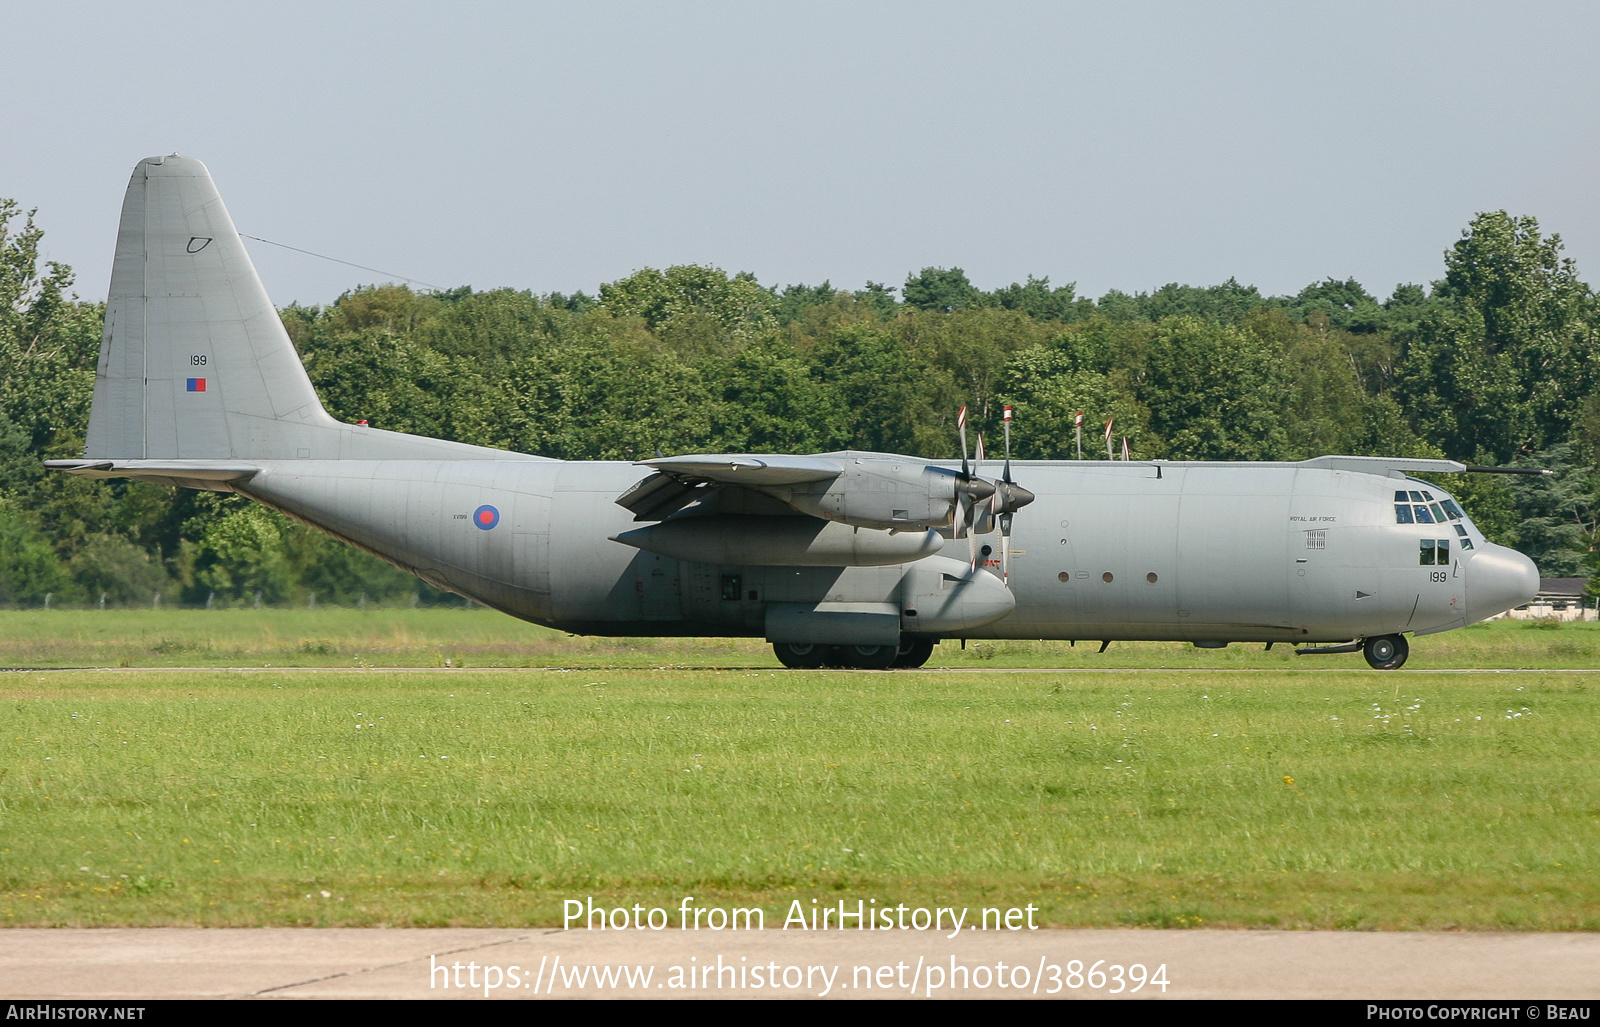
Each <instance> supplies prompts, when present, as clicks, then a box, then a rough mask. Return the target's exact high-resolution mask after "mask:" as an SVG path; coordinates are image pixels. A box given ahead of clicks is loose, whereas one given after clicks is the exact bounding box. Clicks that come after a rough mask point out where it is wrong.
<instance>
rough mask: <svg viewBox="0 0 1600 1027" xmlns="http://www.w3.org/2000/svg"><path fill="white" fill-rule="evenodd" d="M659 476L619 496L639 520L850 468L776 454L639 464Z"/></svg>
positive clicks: (825, 478)
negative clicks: (731, 492)
mask: <svg viewBox="0 0 1600 1027" xmlns="http://www.w3.org/2000/svg"><path fill="white" fill-rule="evenodd" d="M639 463H640V464H642V465H643V466H645V467H652V468H654V469H655V473H654V474H652V475H650V476H649V477H648V478H645V479H644V480H643V481H641V482H639V483H638V484H637V485H635V486H634V487H633V488H631V489H629V490H628V491H626V492H624V493H623V494H622V495H620V496H618V497H617V505H618V506H620V507H623V508H624V509H626V510H631V511H633V514H634V520H638V521H658V520H661V519H662V518H664V517H667V516H670V515H671V514H673V513H675V512H677V511H678V510H681V509H683V508H684V507H685V506H688V505H689V504H690V503H693V502H695V501H696V500H698V499H702V498H704V497H706V496H707V495H709V494H710V493H711V492H713V491H715V490H716V489H718V488H721V487H724V486H730V485H731V486H736V487H741V488H749V489H754V490H757V491H759V490H761V489H762V488H764V487H768V486H782V485H800V484H804V483H805V482H811V481H829V480H832V479H834V478H837V477H838V476H839V475H841V474H843V473H844V465H842V464H840V463H838V462H837V461H834V460H829V459H827V458H826V457H817V456H786V455H783V454H776V453H762V454H754V455H752V454H744V453H714V454H696V455H690V456H665V457H657V458H656V459H654V460H641V461H639Z"/></svg>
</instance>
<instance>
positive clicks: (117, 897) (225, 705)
mask: <svg viewBox="0 0 1600 1027" xmlns="http://www.w3.org/2000/svg"><path fill="white" fill-rule="evenodd" d="M141 617H144V618H148V620H144V621H141V620H140V618H141ZM52 618H53V619H52ZM0 625H5V626H6V628H7V631H6V634H7V636H8V637H9V638H10V640H11V645H12V649H11V651H10V655H8V657H7V660H8V661H9V662H10V663H11V664H12V665H13V666H38V667H42V666H47V665H57V666H60V665H74V664H77V665H83V664H86V663H88V662H91V661H94V660H97V661H99V662H103V663H109V664H111V665H113V666H115V665H116V664H118V663H122V662H126V663H127V664H129V665H133V666H148V665H151V664H157V663H161V662H168V661H170V662H176V663H189V664H200V663H213V664H238V665H254V666H255V667H257V668H259V667H260V666H261V664H263V663H272V664H274V665H275V666H274V670H273V671H267V672H263V671H260V670H257V671H256V672H252V673H248V674H240V673H228V672H223V671H214V670H211V671H172V672H167V671H159V670H158V671H149V672H141V673H132V674H130V673H118V672H115V671H108V672H91V671H83V672H79V671H67V672H56V673H27V672H20V671H19V672H13V673H10V674H5V675H0V709H4V711H5V722H4V726H3V728H0V742H3V743H4V744H3V746H0V923H3V924H6V925H57V924H59V925H66V924H80V925H95V924H135V925H145V924H204V925H267V924H271V925H294V924H305V925H331V924H348V925H371V924H395V925H443V924H455V925H498V926H511V925H537V924H559V922H560V903H561V900H563V899H566V898H574V897H576V898H583V897H585V896H594V897H595V899H596V901H597V902H604V903H606V904H608V905H617V904H627V905H629V906H631V905H633V904H634V903H636V902H642V903H644V904H646V905H662V906H669V907H672V908H676V906H677V904H678V902H679V901H680V900H681V899H682V897H683V896H685V895H693V896H695V897H696V901H697V902H698V903H699V904H701V905H712V904H729V903H732V902H738V903H740V904H748V903H760V904H762V905H764V906H765V907H766V908H767V910H768V914H769V916H772V915H774V914H776V915H778V916H779V917H780V919H781V914H782V911H783V910H784V909H786V908H787V907H788V905H789V903H790V902H791V901H792V900H793V899H795V898H799V899H801V900H802V901H803V902H806V903H809V900H810V899H811V898H813V897H815V898H820V899H822V900H824V901H833V900H835V899H837V898H844V899H847V900H849V901H851V902H853V901H854V900H855V899H858V898H859V899H866V900H868V901H870V900H873V899H876V900H877V901H878V902H879V903H880V904H882V903H884V902H892V903H901V902H904V903H906V904H909V905H918V904H927V903H932V902H935V901H937V902H938V904H940V905H952V904H953V905H966V906H969V907H972V908H974V909H976V908H977V907H980V906H994V905H998V904H1004V905H1006V906H1021V905H1022V904H1024V903H1026V902H1032V903H1034V904H1035V905H1037V906H1040V907H1041V908H1042V910H1043V912H1042V914H1041V918H1042V922H1045V923H1049V924H1055V925H1137V926H1160V927H1190V926H1240V927H1264V926H1276V927H1325V928H1345V929H1377V928H1402V929H1449V928H1457V929H1518V930H1534V929H1553V930H1595V929H1600V878H1597V875H1596V870H1597V869H1600V844H1597V843H1600V781H1597V775H1596V773H1595V768H1596V760H1595V756H1594V753H1595V751H1596V742H1597V738H1600V671H1597V672H1596V673H1593V674H1589V673H1574V672H1571V671H1567V672H1553V673H1549V674H1542V673H1534V674H1494V673H1482V674H1448V675H1434V674H1413V673H1409V672H1406V671H1401V672H1391V673H1379V672H1374V671H1369V670H1367V669H1365V666H1364V665H1363V664H1361V663H1360V662H1359V659H1360V658H1359V657H1355V658H1354V659H1353V660H1352V659H1351V658H1350V657H1329V658H1300V659H1299V660H1298V661H1296V660H1295V659H1294V658H1293V657H1292V656H1286V655H1285V654H1284V653H1283V652H1282V651H1281V649H1280V650H1275V651H1274V652H1272V653H1263V652H1261V650H1260V647H1251V648H1250V649H1248V650H1246V649H1244V648H1242V647H1235V648H1233V649H1230V650H1227V651H1224V652H1221V653H1217V652H1204V651H1195V650H1192V649H1186V648H1184V647H1180V646H1118V647H1113V649H1112V651H1111V652H1109V653H1107V654H1105V656H1104V657H1100V658H1098V660H1096V659H1095V658H1094V653H1093V648H1092V647H1091V648H1090V649H1089V650H1088V651H1087V652H1085V650H1084V647H1081V646H1080V647H1079V648H1078V649H1077V650H1070V649H1066V648H1064V647H1054V646H1052V647H1041V646H1035V645H1028V644H1001V645H996V646H995V647H994V650H993V651H992V652H989V653H984V652H983V651H982V650H977V649H975V648H969V649H968V650H967V652H966V653H965V654H962V653H961V652H960V650H959V649H957V648H956V647H954V646H949V645H947V646H944V647H941V649H940V650H939V655H938V656H936V662H943V663H945V664H946V665H951V664H954V665H956V666H957V667H958V668H959V667H960V666H961V665H962V664H963V663H965V664H967V665H971V666H1007V665H1016V664H1024V663H1027V662H1030V661H1034V662H1042V663H1044V664H1046V665H1053V664H1059V665H1065V666H1069V667H1075V668H1081V667H1091V666H1113V667H1129V666H1135V665H1137V664H1138V663H1139V662H1140V661H1141V660H1142V661H1143V664H1144V666H1145V667H1147V668H1154V667H1157V666H1159V665H1161V664H1163V663H1164V664H1166V665H1168V666H1169V667H1172V668H1195V667H1215V668H1218V669H1219V670H1221V671H1222V672H1220V673H1215V674H1210V673H1207V674H1195V673H1170V672H1163V671H1162V670H1158V669H1147V670H1143V671H1136V672H1130V673H1121V674H1112V675H1106V674H1091V673H1077V672H1074V671H1070V670H1069V671H1067V672H1064V673H1063V672H1054V673H1047V672H1023V673H1014V674H999V675H990V674H972V673H962V672H961V671H960V670H959V669H956V670H952V671H950V672H948V673H938V674H926V673H923V674H908V673H894V672H890V673H859V672H858V673H841V672H816V673H796V672H784V671H780V670H777V669H776V665H775V663H774V661H773V660H772V658H771V655H770V650H768V649H766V648H765V647H764V646H760V645H759V644H757V643H753V642H737V643H716V642H713V643H709V644H706V643H695V642H689V641H683V642H678V641H671V642H666V643H662V644H653V643H648V642H634V643H628V644H619V643H617V642H614V641H613V642H606V641H599V640H585V639H568V638H566V637H565V636H562V635H558V634H556V633H553V632H544V631H541V630H539V629H533V628H528V627H526V626H521V625H517V624H515V622H512V621H509V620H508V619H506V618H503V617H500V616H499V615H496V614H492V613H488V612H483V611H478V612H473V611H464V610H463V611H417V612H413V611H373V612H356V611H318V612H317V613H316V614H314V615H312V614H306V613H301V612H285V611H263V612H261V613H259V614H258V613H256V612H254V611H251V612H244V611H234V612H228V613H221V612H218V613H209V614H208V613H205V612H203V611H194V612H187V611H184V612H169V613H160V614H156V613H150V614H141V613H137V612H133V611H129V612H115V613H112V612H108V613H104V614H101V613H98V612H76V613H63V612H55V611H52V612H51V613H48V614H46V613H25V614H4V615H0ZM53 628H54V630H55V631H56V635H55V639H56V645H55V646H52V645H51V638H52V629H53ZM306 640H311V641H312V643H313V644H312V645H310V646H307V645H306ZM1597 641H1600V633H1597V632H1595V630H1594V628H1593V626H1575V627H1565V628H1562V629H1560V630H1554V631H1552V630H1548V629H1528V628H1524V627H1521V626H1512V627H1506V626H1503V625H1491V626H1485V627H1482V628H1477V629H1470V630H1468V631H1462V632H1454V633H1451V634H1448V635H1443V636H1434V637H1430V638H1424V639H1419V640H1417V642H1416V645H1415V647H1414V649H1413V654H1412V663H1411V666H1412V667H1430V666H1432V667H1438V666H1472V665H1479V666H1501V667H1524V668H1525V667H1530V666H1553V667H1568V666H1573V665H1587V666H1591V667H1597V666H1600V660H1595V659H1592V658H1591V657H1592V654H1593V651H1594V648H1595V643H1596V642H1597ZM1558 645H1567V646H1569V647H1570V648H1568V649H1560V648H1553V647H1555V646H1558ZM318 646H324V647H325V650H326V651H324V650H323V649H319V648H318ZM185 647H187V648H185ZM446 658H448V659H451V660H452V661H453V662H455V663H456V665H458V666H459V664H460V662H462V661H464V662H465V663H466V664H467V665H468V666H469V667H477V666H485V665H492V664H503V665H511V666H515V665H517V664H519V663H532V664H562V665H566V666H567V667H569V668H572V669H567V670H557V671H539V670H525V671H517V672H510V673H474V672H471V671H470V670H469V671H468V672H465V673H463V672H457V671H443V670H441V671H431V672H427V673H388V672H385V671H383V670H381V669H373V670H353V671H351V672H350V673H336V674H331V673H318V674H307V673H301V672H296V671H292V670H284V671H281V672H279V671H278V670H277V668H278V667H281V666H282V664H284V663H290V662H294V663H302V664H307V665H321V666H329V665H331V666H339V665H343V666H346V667H351V666H359V665H371V666H378V665H381V664H384V663H390V664H403V663H413V664H423V663H425V664H428V665H437V664H438V663H442V661H443V660H444V659H446ZM586 664H587V665H589V666H585V665H586ZM603 664H604V665H609V666H605V667H604V668H601V667H600V665H603ZM684 664H687V665H691V666H698V667H699V669H677V668H678V667H679V665H684ZM718 666H721V667H723V668H737V669H715V668H716V667H718ZM1307 667H1311V668H1313V669H1326V670H1338V669H1340V668H1344V669H1348V672H1343V670H1339V672H1335V673H1316V674H1306V673H1297V671H1299V670H1303V669H1305V668H1307ZM769 668H770V669H769ZM1249 668H1256V669H1259V670H1261V671H1263V672H1262V673H1231V672H1230V671H1237V670H1244V669H1249ZM1358 668H1359V669H1358Z"/></svg>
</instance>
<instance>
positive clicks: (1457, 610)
mask: <svg viewBox="0 0 1600 1027" xmlns="http://www.w3.org/2000/svg"><path fill="white" fill-rule="evenodd" d="M963 413H964V412H963ZM1009 419H1010V418H1009V411H1008V412H1007V424H1006V429H1007V447H1006V448H1007V458H1006V461H1005V464H1004V467H1003V470H1002V473H1001V474H1000V475H999V476H998V477H997V478H985V477H983V476H982V470H983V467H982V460H983V458H982V440H981V439H980V440H979V446H978V449H977V460H976V462H975V463H969V462H968V460H967V458H966V455H965V453H966V434H965V432H966V426H965V417H964V416H963V417H961V418H960V419H959V420H960V423H961V439H962V443H961V445H962V451H963V456H962V459H961V460H960V461H959V462H956V461H953V460H925V459H921V458H918V457H909V456H895V455H892V454H884V453H864V452H842V453H822V454H814V455H805V456H791V455H774V454H725V453H724V454H706V455H693V456H668V457H660V458H657V459H653V460H644V461H640V462H638V463H636V464H630V463H625V462H579V461H563V460H552V459H547V458H543V457H537V456H529V455H526V454H522V453H512V452H506V451H502V450H497V449H488V448H484V447H481V446H471V445H465V444H462V443H459V442H448V441H444V440H440V439H430V438H424V437H420V436H415V435H405V434H400V433H397V432H391V431H383V430H381V429H378V428H374V427H369V426H367V425H365V424H343V423H340V422H339V421H336V420H334V419H333V418H332V417H331V416H329V415H328V413H327V412H326V411H325V410H324V409H323V407H322V403H321V402H320V401H319V400H318V398H317V394H316V391H315V390H314V389H313V388H312V385H311V381H310V379H309V378H308V377H307V375H306V372H305V368H304V367H303V366H302V364H301V362H300V359H299V357H298V355H297V354H296V352H295V349H294V346H293V344H292V343H291V342H290V341H289V337H288V335H287V333H286V332H285V331H284V328H283V324H282V322H281V321H280V320H279V318H278V312H277V310H276V309H275V308H274V307H273V305H272V302H271V301H270V300H269V299H268V298H267V293H266V290H265V289H264V287H263V286H262V284H261V280H260V278H259V277H258V276H257V274H256V271H255V268H254V266H253V265H252V264H251V262H250V257H249V255H248V254H247V253H246V252H245V248H244V244H243V242H242V241H241V239H240V237H239V233H238V231H237V230H236V229H235V228H234V225H233V221H232V219H231V218H230V217H229V215H228V211H227V209H226V208H225V207H224V206H223V203H222V199H221V197H220V196H219V195H218V193H217V189H216V186H215V185H214V184H213V182H212V180H211V175H210V173H209V172H208V171H207V170H206V167H205V165H204V164H202V163H201V162H200V161H198V160H194V159H192V158H188V157H180V156H178V155H176V154H174V155H172V156H168V157H151V158H149V159H147V160H144V161H141V162H140V164H139V166H138V167H137V168H136V169H135V170H134V173H133V179H132V181H131V182H130V183H129V185H128V192H127V197H126V199H125V200H124V202H123V207H122V223H121V229H120V232H119V234H118V236H117V251H116V259H115V263H114V265H113V271H112V275H111V293H110V298H109V303H108V306H107V310H106V327H105V337H104V340H103V342H102V343H101V348H100V358H99V367H98V370H97V371H96V376H95V388H94V401H93V406H92V408H91V412H90V418H89V428H88V437H87V441H86V445H85V447H84V455H83V459H81V460H51V461H48V464H49V466H51V467H56V468H59V469H61V470H64V471H67V472H70V473H72V474H77V475H82V476H85V477H90V478H115V477H123V478H134V479H138V480H141V481H148V482H155V483H159V484H167V485H178V486H183V487H187V488H196V489H212V490H216V491H222V492H237V493H239V494H241V495H244V496H247V497H249V498H250V499H253V500H255V501H256V502H258V503H261V504H263V505H265V506H268V507H271V508H272V509H274V510H278V511H281V512H282V513H285V514H287V515H289V516H291V517H295V518H297V519H299V520H301V521H304V522H305V523H307V524H310V525H312V526H314V527H316V528H319V529H321V530H323V531H325V532H327V533H329V534H330V535H333V536H335V537H336V538H339V539H342V540H344V541H345V542H348V543H350V544H351V545H354V546H357V547H359V548H361V549H364V550H366V551H368V552H370V553H374V554H376V555H378V556H380V557H382V558H383V559H385V560H388V561H389V562H391V563H393V564H395V565H396V566H399V567H402V568H404V569H406V570H408V571H411V572H414V573H415V574H417V575H418V576H419V577H421V578H422V579H423V580H425V581H428V582H430V583H432V584H434V585H436V586H438V587H440V588H444V589H448V590H450V591H453V592H456V593H459V594H460V595H463V596H466V597H468V598H470V599H472V600H474V601H476V602H479V603H482V604H483V605H485V606H490V607H493V608H495V609H497V610H500V611H503V612H504V613H507V614H510V615H511V616H513V617H519V618H522V619H524V620H528V621H533V622H534V623H537V624H544V625H548V626H551V627H554V628H560V629H563V630H566V631H571V632H576V633H580V634H598V635H652V636H661V635H707V636H713V635H715V636H736V635H737V636H763V637H765V638H766V639H767V640H768V641H770V642H771V643H772V644H773V646H774V648H775V649H776V651H777V655H778V658H779V659H780V660H781V661H782V662H783V663H784V664H785V665H787V666H790V667H817V666H824V665H827V666H849V667H866V668H887V667H917V666H921V665H922V664H923V663H924V662H925V661H926V660H927V659H928V657H929V655H930V653H931V652H932V649H933V646H934V645H935V644H936V643H937V642H938V641H939V640H941V639H954V638H960V639H968V638H989V639H998V638H1017V639H1024V638H1026V639H1045V638H1048V639H1064V640H1065V639H1071V640H1074V641H1076V640H1079V639H1086V640H1099V641H1100V642H1101V650H1102V651H1103V650H1104V648H1105V646H1106V645H1108V644H1109V643H1110V642H1111V641H1113V640H1134V639H1144V640H1169V641H1188V642H1193V643H1194V644H1195V645H1197V646H1201V647H1207V648H1220V647H1222V646H1225V645H1227V644H1229V643H1231V642H1265V643H1267V644H1268V647H1269V648H1270V646H1271V645H1272V644H1273V643H1277V642H1292V643H1297V644H1300V645H1302V646H1304V647H1305V648H1302V649H1300V650H1299V651H1301V652H1315V653H1337V652H1351V653H1353V652H1358V651H1359V652H1364V653H1365V655H1366V659H1367V662H1368V663H1370V664H1371V665H1372V666H1373V667H1375V668H1379V669H1392V668H1396V667H1399V666H1400V665H1401V664H1402V663H1404V662H1405V659H1406V654H1407V652H1408V646H1407V643H1406V639H1405V634H1406V633H1407V632H1409V633H1412V634H1418V635H1421V634H1429V633H1432V632H1438V631H1447V630H1449V629H1451V628H1457V627H1461V626H1463V625H1465V624H1469V623H1471V622H1473V621H1478V620H1482V619H1484V618H1486V617H1489V616H1492V615H1494V614H1497V613H1500V612H1502V611H1504V610H1507V609H1510V608H1511V607H1514V606H1518V605H1520V604H1522V603H1526V602H1528V601H1530V600H1531V599H1532V598H1533V596H1534V593H1535V592H1536V591H1537V589H1538V584H1539V580H1538V572H1537V570H1536V569H1535V567H1534V565H1533V563H1532V561H1530V560H1529V559H1528V558H1527V557H1526V556H1524V555H1522V554H1521V553H1518V552H1516V551H1515V550H1512V549H1507V548H1505V547H1504V546H1499V545H1495V544H1494V543H1491V542H1489V541H1488V540H1486V539H1485V538H1484V536H1483V534H1482V533H1481V532H1480V531H1479V530H1478V529H1477V527H1476V526H1475V525H1474V524H1473V522H1472V520H1471V519H1470V518H1469V517H1468V516H1467V515H1466V513H1465V511H1463V510H1462V509H1461V507H1460V505H1459V504H1458V503H1457V502H1456V501H1455V500H1454V499H1453V498H1452V497H1451V496H1449V495H1448V494H1446V493H1445V492H1444V491H1443V490H1442V489H1440V488H1439V487H1437V486H1435V485H1431V484H1428V483H1426V482H1423V481H1420V480H1417V479H1415V478H1412V477H1410V476H1409V473H1429V472H1432V473H1455V472H1462V471H1465V470H1469V469H1472V470H1477V469H1479V468H1468V467H1466V466H1464V465H1462V464H1459V463H1456V462H1454V461H1450V460H1427V459H1405V458H1392V459H1391V458H1387V457H1353V456H1323V457H1317V458H1316V459H1312V460H1303V461H1300V462H1298V463H1179V462H1164V461H1129V460H1123V461H1111V460H1078V461H1070V460H1068V461H1026V462H1024V461H1018V462H1016V463H1015V464H1013V463H1012V462H1011V460H1010V459H1009V449H1010V446H1009V429H1010V423H1009ZM1482 469H1483V470H1489V469H1488V468H1482ZM1408 472H1409V473H1408ZM991 473H992V472H991ZM1024 483H1025V484H1024ZM957 540H964V542H965V544H964V545H958V544H956V541H957ZM997 550H998V553H997Z"/></svg>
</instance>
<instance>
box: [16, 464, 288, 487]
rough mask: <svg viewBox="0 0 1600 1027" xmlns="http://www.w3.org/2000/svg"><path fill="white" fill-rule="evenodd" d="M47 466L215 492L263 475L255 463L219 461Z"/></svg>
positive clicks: (90, 475) (85, 474) (82, 474)
mask: <svg viewBox="0 0 1600 1027" xmlns="http://www.w3.org/2000/svg"><path fill="white" fill-rule="evenodd" d="M44 465H45V466H46V467H49V468H51V469H52V470H57V471H66V472H67V473H68V474H75V475H77V476H78V477H80V478H133V479H135V480H137V481H147V482H151V483H153V484H156V485H182V486H185V487H187V488H202V489H216V488H217V487H218V486H219V485H221V484H222V483H223V482H234V481H248V480H249V479H251V478H253V477H255V476H256V475H257V474H260V473H261V468H260V467H257V466H255V465H254V464H242V463H233V462H228V463H222V462H219V461H216V460H46V461H45V462H44ZM220 491H224V492H226V491H228V490H227V489H225V488H224V489H221V490H220Z"/></svg>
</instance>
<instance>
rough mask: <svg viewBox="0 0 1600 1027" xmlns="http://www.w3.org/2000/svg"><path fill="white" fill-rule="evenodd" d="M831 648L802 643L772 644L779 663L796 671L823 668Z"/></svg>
mask: <svg viewBox="0 0 1600 1027" xmlns="http://www.w3.org/2000/svg"><path fill="white" fill-rule="evenodd" d="M831 648H832V646H826V645H810V644H807V643H801V642H774V643H772V651H773V652H775V653H777V654H778V662H779V663H781V664H783V665H784V666H785V667H790V668H792V669H794V670H816V669H817V668H818V667H820V666H822V661H823V660H825V659H826V658H827V657H828V651H829V650H830V649H831Z"/></svg>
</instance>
